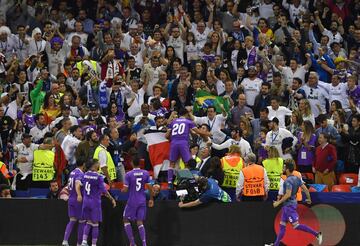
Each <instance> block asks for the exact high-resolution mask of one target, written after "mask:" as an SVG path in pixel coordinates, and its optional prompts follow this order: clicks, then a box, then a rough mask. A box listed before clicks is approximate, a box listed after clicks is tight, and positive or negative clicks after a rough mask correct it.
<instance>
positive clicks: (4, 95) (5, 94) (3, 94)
mask: <svg viewBox="0 0 360 246" xmlns="http://www.w3.org/2000/svg"><path fill="white" fill-rule="evenodd" d="M8 95H9V93H7V92H4V93H2V94H1V99H3V97H6V96H8Z"/></svg>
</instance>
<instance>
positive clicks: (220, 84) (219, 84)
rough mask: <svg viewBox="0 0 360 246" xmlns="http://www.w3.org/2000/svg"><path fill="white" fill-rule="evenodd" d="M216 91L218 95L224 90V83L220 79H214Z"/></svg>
mask: <svg viewBox="0 0 360 246" xmlns="http://www.w3.org/2000/svg"><path fill="white" fill-rule="evenodd" d="M216 91H217V94H218V96H219V95H221V94H223V93H224V92H225V84H224V82H222V81H221V80H218V81H216Z"/></svg>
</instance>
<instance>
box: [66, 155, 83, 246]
mask: <svg viewBox="0 0 360 246" xmlns="http://www.w3.org/2000/svg"><path fill="white" fill-rule="evenodd" d="M76 166H77V167H76V169H74V170H73V171H72V172H71V173H70V176H69V180H68V189H69V200H68V214H69V218H70V221H69V223H68V224H67V226H66V229H65V235H64V240H63V242H62V245H63V246H69V243H68V240H69V237H70V235H71V231H72V229H73V227H74V225H75V224H76V222H79V225H78V240H77V243H78V244H77V245H80V244H81V242H82V235H83V231H84V225H85V220H83V219H82V216H81V214H82V189H81V187H82V182H83V178H84V171H85V159H84V158H80V159H79V160H77V162H76Z"/></svg>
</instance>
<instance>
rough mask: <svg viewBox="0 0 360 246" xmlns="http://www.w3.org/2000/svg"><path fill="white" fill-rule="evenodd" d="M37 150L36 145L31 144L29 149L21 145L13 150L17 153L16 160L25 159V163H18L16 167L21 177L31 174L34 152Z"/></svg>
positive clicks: (37, 146)
mask: <svg viewBox="0 0 360 246" xmlns="http://www.w3.org/2000/svg"><path fill="white" fill-rule="evenodd" d="M38 148H39V145H38V144H34V143H31V144H30V146H29V147H26V146H25V144H23V143H21V144H18V145H16V147H15V150H16V152H17V158H18V159H20V158H22V157H25V158H26V160H27V162H21V163H20V162H18V164H17V166H18V168H19V169H20V173H21V175H23V176H27V175H28V174H30V173H32V165H33V160H34V151H35V150H37V149H38Z"/></svg>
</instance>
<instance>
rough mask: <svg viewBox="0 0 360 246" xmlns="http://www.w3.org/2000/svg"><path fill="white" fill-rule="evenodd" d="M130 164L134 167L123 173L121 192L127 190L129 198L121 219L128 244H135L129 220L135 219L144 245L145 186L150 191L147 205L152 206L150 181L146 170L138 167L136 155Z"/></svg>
mask: <svg viewBox="0 0 360 246" xmlns="http://www.w3.org/2000/svg"><path fill="white" fill-rule="evenodd" d="M132 165H133V167H134V169H133V170H132V171H130V172H128V173H127V174H126V175H125V182H124V188H123V189H122V192H129V198H128V201H127V203H126V206H125V209H124V214H123V221H124V228H125V232H126V235H127V237H128V239H129V242H130V246H134V245H135V241H134V236H133V232H132V228H131V224H130V221H136V223H137V226H138V229H139V234H140V238H141V241H142V245H143V246H146V235H145V227H144V224H143V223H144V220H145V216H146V194H145V188H147V189H148V190H149V192H150V199H149V204H148V205H149V207H150V208H151V207H153V206H154V200H153V191H152V187H151V185H149V184H148V183H149V182H150V175H149V173H148V172H147V171H146V170H142V169H140V168H139V166H140V159H139V157H138V156H137V155H136V156H135V155H134V156H133V158H132Z"/></svg>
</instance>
